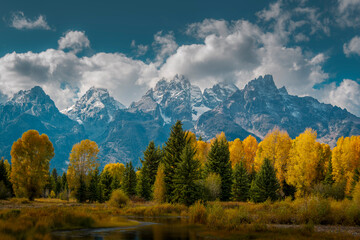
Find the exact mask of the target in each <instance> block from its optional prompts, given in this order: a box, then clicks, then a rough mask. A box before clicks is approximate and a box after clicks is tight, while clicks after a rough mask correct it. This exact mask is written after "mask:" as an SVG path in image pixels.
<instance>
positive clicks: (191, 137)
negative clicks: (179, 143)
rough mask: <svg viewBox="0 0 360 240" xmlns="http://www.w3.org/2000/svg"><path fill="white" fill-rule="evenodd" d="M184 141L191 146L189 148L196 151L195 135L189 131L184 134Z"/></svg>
mask: <svg viewBox="0 0 360 240" xmlns="http://www.w3.org/2000/svg"><path fill="white" fill-rule="evenodd" d="M186 140H187V141H188V142H189V143H190V144H191V147H193V148H194V149H196V147H197V141H196V135H195V133H193V132H191V131H187V132H186Z"/></svg>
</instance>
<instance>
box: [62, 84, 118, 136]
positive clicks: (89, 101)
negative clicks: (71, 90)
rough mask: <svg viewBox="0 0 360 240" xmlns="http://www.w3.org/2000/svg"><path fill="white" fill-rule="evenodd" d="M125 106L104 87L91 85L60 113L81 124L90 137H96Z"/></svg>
mask: <svg viewBox="0 0 360 240" xmlns="http://www.w3.org/2000/svg"><path fill="white" fill-rule="evenodd" d="M124 108H125V106H124V105H122V104H121V103H120V102H118V101H116V100H115V99H114V98H113V97H111V96H110V94H109V92H108V90H106V89H104V88H95V87H91V88H90V89H89V90H88V91H87V92H86V93H85V94H84V95H83V96H82V97H81V98H80V99H79V100H78V101H76V103H75V104H74V105H73V106H71V107H69V108H67V109H65V110H63V111H62V113H63V114H65V115H67V116H68V117H69V118H71V119H72V120H75V121H77V122H78V123H79V124H82V125H83V126H84V128H85V130H86V132H87V134H88V136H89V137H90V138H91V139H95V140H96V139H97V138H98V137H99V136H100V135H102V134H103V133H104V131H105V130H106V128H107V126H108V124H109V123H110V122H112V121H113V120H114V118H115V115H116V113H117V111H118V110H120V109H124Z"/></svg>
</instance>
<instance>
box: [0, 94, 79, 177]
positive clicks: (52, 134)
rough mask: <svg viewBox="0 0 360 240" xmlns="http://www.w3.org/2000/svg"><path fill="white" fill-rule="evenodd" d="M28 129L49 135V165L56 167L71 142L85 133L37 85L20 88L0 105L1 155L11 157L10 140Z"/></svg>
mask: <svg viewBox="0 0 360 240" xmlns="http://www.w3.org/2000/svg"><path fill="white" fill-rule="evenodd" d="M29 129H36V130H38V131H39V133H40V134H42V133H45V134H47V135H48V137H49V139H50V141H51V142H52V143H53V145H54V148H55V157H54V158H53V160H52V161H51V166H52V167H56V168H58V169H59V170H60V169H62V168H64V166H65V161H66V160H67V159H68V158H69V153H70V151H71V148H72V146H73V144H75V143H76V142H78V141H80V140H81V139H82V138H83V137H84V136H85V131H84V129H83V127H82V126H81V125H79V124H78V123H77V122H74V121H73V120H71V119H69V118H68V117H67V116H66V115H64V114H62V113H60V112H59V110H58V109H57V108H56V106H55V104H54V102H53V101H52V100H51V99H50V97H49V96H48V95H46V94H45V92H44V91H43V90H42V89H41V88H40V87H34V88H32V89H30V90H26V91H20V92H18V93H16V94H15V95H14V96H13V97H12V98H11V99H10V100H8V101H7V102H5V103H4V104H2V105H0V146H1V147H0V155H1V156H4V157H6V158H7V159H9V160H10V159H11V158H10V150H11V146H12V144H13V142H14V141H16V140H17V139H18V138H20V137H21V135H22V134H23V133H24V132H26V131H27V130H29Z"/></svg>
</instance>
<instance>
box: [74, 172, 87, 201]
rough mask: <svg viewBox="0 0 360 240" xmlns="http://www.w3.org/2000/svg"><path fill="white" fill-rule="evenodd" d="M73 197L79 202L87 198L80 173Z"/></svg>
mask: <svg viewBox="0 0 360 240" xmlns="http://www.w3.org/2000/svg"><path fill="white" fill-rule="evenodd" d="M75 198H76V200H77V201H78V202H80V203H84V202H86V200H87V187H86V183H85V181H84V177H83V176H82V175H80V184H79V187H78V188H77V189H76V194H75Z"/></svg>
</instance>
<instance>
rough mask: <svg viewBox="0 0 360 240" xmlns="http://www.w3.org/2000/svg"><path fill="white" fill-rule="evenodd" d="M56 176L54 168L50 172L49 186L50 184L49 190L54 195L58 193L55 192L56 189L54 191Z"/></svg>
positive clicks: (56, 183)
mask: <svg viewBox="0 0 360 240" xmlns="http://www.w3.org/2000/svg"><path fill="white" fill-rule="evenodd" d="M57 180H58V174H57V171H56V168H54V169H53V170H52V171H51V176H50V184H51V190H52V191H54V193H55V195H57V194H58V193H59V192H58V191H57V190H58V189H56V187H57V185H58V182H57Z"/></svg>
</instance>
